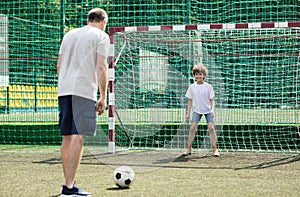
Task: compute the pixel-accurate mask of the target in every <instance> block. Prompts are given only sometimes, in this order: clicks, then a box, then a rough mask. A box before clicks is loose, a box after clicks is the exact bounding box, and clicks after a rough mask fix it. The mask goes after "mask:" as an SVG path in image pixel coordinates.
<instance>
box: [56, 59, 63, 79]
mask: <svg viewBox="0 0 300 197" xmlns="http://www.w3.org/2000/svg"><path fill="white" fill-rule="evenodd" d="M61 59H62V55H59V57H58V60H57V65H56V69H57V74H58V75H59V71H60V64H61Z"/></svg>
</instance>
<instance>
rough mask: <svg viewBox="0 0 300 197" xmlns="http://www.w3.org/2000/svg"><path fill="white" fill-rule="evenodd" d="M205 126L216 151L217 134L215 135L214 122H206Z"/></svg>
mask: <svg viewBox="0 0 300 197" xmlns="http://www.w3.org/2000/svg"><path fill="white" fill-rule="evenodd" d="M207 126H208V132H209V135H210V140H211V142H212V145H213V149H214V152H216V151H218V150H217V135H216V132H215V127H214V123H213V122H208V123H207Z"/></svg>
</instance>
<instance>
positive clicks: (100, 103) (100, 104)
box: [96, 98, 106, 115]
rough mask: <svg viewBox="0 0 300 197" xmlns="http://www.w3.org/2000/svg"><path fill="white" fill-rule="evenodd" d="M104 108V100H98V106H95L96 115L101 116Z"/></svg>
mask: <svg viewBox="0 0 300 197" xmlns="http://www.w3.org/2000/svg"><path fill="white" fill-rule="evenodd" d="M105 108H106V103H105V99H103V98H100V99H99V100H98V105H97V109H96V110H97V113H98V115H101V114H103V113H104V111H105Z"/></svg>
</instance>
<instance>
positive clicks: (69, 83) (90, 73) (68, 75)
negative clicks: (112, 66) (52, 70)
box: [58, 25, 109, 101]
mask: <svg viewBox="0 0 300 197" xmlns="http://www.w3.org/2000/svg"><path fill="white" fill-rule="evenodd" d="M108 50H109V36H108V35H107V33H105V32H104V31H101V30H100V29H98V28H96V27H92V26H89V25H87V26H84V27H82V28H77V29H73V30H71V31H69V32H68V33H67V34H66V35H65V36H64V38H63V41H62V43H61V46H60V50H59V54H60V55H62V60H61V64H60V72H59V77H58V96H65V95H76V96H81V97H84V98H87V99H91V100H94V101H97V90H98V81H97V79H98V76H97V73H96V61H97V53H98V54H100V55H102V56H104V57H106V58H107V57H108Z"/></svg>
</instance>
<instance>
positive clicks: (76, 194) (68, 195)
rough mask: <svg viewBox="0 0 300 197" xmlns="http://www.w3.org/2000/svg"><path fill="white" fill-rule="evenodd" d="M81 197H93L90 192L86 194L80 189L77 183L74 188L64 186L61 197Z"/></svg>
mask: <svg viewBox="0 0 300 197" xmlns="http://www.w3.org/2000/svg"><path fill="white" fill-rule="evenodd" d="M80 196H89V197H90V196H92V194H91V193H90V192H86V191H84V190H83V189H80V188H79V187H78V186H77V185H76V184H75V183H74V185H73V188H71V189H69V188H68V187H67V186H65V185H63V188H62V192H61V197H80Z"/></svg>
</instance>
